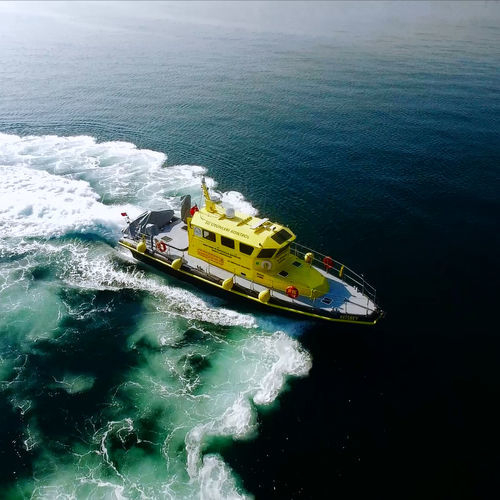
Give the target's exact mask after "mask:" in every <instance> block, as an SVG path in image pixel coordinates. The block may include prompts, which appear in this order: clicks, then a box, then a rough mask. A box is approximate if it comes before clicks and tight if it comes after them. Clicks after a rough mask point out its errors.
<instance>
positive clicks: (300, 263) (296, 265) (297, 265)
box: [293, 260, 302, 267]
mask: <svg viewBox="0 0 500 500" xmlns="http://www.w3.org/2000/svg"><path fill="white" fill-rule="evenodd" d="M293 265H294V266H295V267H300V266H301V265H302V262H299V261H298V260H296V261H295V262H294V263H293Z"/></svg>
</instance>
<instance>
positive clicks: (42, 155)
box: [0, 133, 256, 213]
mask: <svg viewBox="0 0 500 500" xmlns="http://www.w3.org/2000/svg"><path fill="white" fill-rule="evenodd" d="M166 161H167V156H166V155H165V154H164V153H161V152H158V151H151V150H149V149H138V148H137V147H136V146H135V145H134V144H132V143H129V142H123V141H109V142H102V143H98V142H97V141H96V139H94V138H93V137H89V136H74V137H59V136H54V135H48V136H26V137H19V136H17V135H10V134H2V133H0V165H3V166H5V167H15V168H16V169H17V168H19V167H24V168H29V169H32V170H39V171H40V170H41V171H45V172H47V173H49V174H52V175H56V176H59V177H64V178H67V179H70V180H84V181H86V182H87V183H88V185H89V186H90V187H91V188H92V190H93V191H94V192H93V193H90V192H89V196H90V197H91V198H93V199H94V200H97V199H99V200H100V201H101V202H102V203H105V204H122V203H128V204H133V205H136V206H138V207H141V208H143V209H160V208H178V202H179V200H178V195H179V194H191V195H193V196H194V198H195V200H198V199H201V190H200V184H201V177H202V176H203V175H205V174H206V168H205V167H202V166H199V165H187V164H184V165H173V166H168V167H167V166H165V163H166ZM10 172H11V170H10V169H7V170H5V171H4V172H3V175H6V174H7V175H8V174H10ZM45 180H47V179H45ZM206 182H207V185H208V186H209V187H210V188H215V187H216V185H217V183H216V182H215V181H214V179H212V178H210V177H206ZM41 186H42V187H43V185H41ZM14 187H15V186H14ZM58 187H59V188H62V190H63V191H64V190H65V189H64V187H63V186H61V185H59V186H58ZM174 197H175V198H174ZM222 199H223V202H228V203H230V204H232V205H233V206H234V207H235V208H237V209H238V210H241V211H243V212H248V213H255V212H256V210H255V209H254V208H253V207H252V206H251V204H250V203H249V202H248V201H246V200H245V199H244V197H243V195H242V194H241V193H237V192H235V191H229V192H227V193H223V198H222ZM25 208H26V209H27V210H28V211H29V210H30V209H29V207H25Z"/></svg>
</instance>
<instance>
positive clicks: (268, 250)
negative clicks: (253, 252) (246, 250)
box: [257, 248, 276, 259]
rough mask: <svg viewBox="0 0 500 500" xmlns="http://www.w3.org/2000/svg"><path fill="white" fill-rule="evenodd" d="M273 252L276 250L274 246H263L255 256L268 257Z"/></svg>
mask: <svg viewBox="0 0 500 500" xmlns="http://www.w3.org/2000/svg"><path fill="white" fill-rule="evenodd" d="M274 252H276V250H275V249H274V248H263V249H262V250H261V251H260V252H259V255H257V257H258V258H259V259H270V258H271V257H272V256H273V255H274Z"/></svg>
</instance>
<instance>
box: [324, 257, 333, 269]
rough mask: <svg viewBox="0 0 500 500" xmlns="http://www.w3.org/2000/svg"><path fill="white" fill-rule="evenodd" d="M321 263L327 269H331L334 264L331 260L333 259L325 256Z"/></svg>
mask: <svg viewBox="0 0 500 500" xmlns="http://www.w3.org/2000/svg"><path fill="white" fill-rule="evenodd" d="M323 264H324V265H325V268H326V269H327V270H328V269H331V268H332V267H333V266H334V262H333V259H332V258H331V257H325V258H324V259H323Z"/></svg>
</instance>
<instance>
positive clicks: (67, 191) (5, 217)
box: [0, 166, 136, 238]
mask: <svg viewBox="0 0 500 500" xmlns="http://www.w3.org/2000/svg"><path fill="white" fill-rule="evenodd" d="M0 176H1V178H2V183H1V184H0V232H1V234H2V236H3V237H28V236H29V237H44V238H47V237H52V236H60V235H63V234H65V233H68V232H74V231H77V232H90V231H99V232H101V233H108V234H109V232H111V233H113V234H114V233H118V232H119V227H120V225H121V224H123V222H122V220H121V219H122V218H121V216H120V208H118V207H110V206H106V205H103V204H102V203H100V202H99V201H98V199H99V196H98V195H97V194H96V193H95V192H94V191H93V190H92V188H91V187H90V185H89V184H88V183H87V182H86V181H81V180H74V179H68V178H65V177H59V176H56V175H52V174H49V173H47V172H38V171H36V170H32V169H30V168H26V167H20V166H17V167H15V168H13V167H8V166H0ZM125 208H126V210H129V211H130V212H134V207H131V206H127V207H125ZM135 211H136V210H135Z"/></svg>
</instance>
